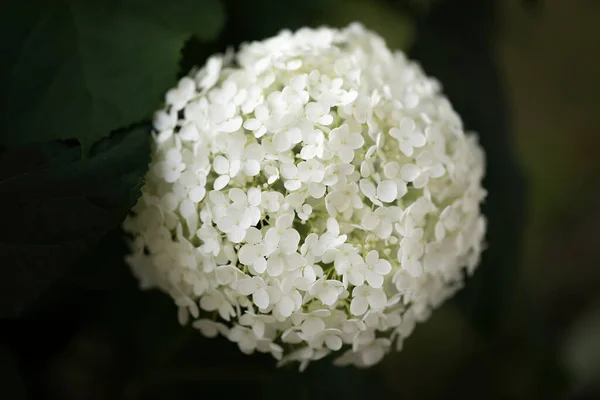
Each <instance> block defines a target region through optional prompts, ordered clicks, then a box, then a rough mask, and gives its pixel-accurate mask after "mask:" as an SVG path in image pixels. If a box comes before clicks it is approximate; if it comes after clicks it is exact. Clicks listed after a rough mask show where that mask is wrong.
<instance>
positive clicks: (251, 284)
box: [235, 277, 262, 296]
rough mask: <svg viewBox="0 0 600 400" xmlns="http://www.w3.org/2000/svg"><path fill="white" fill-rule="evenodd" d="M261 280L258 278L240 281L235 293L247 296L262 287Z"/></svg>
mask: <svg viewBox="0 0 600 400" xmlns="http://www.w3.org/2000/svg"><path fill="white" fill-rule="evenodd" d="M261 284H262V279H260V278H259V277H254V278H247V279H241V280H239V281H238V282H237V285H236V287H235V290H236V292H238V293H239V294H241V295H243V296H249V295H251V294H252V293H254V292H255V291H256V290H257V286H259V287H260V286H262V285H261Z"/></svg>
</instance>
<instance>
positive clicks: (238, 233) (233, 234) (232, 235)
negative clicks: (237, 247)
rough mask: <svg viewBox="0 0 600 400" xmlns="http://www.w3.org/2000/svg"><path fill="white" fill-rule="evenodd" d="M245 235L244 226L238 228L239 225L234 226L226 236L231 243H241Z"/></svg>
mask: <svg viewBox="0 0 600 400" xmlns="http://www.w3.org/2000/svg"><path fill="white" fill-rule="evenodd" d="M245 236H246V230H245V229H244V228H240V227H239V226H234V227H232V228H231V230H229V232H227V237H228V238H229V240H231V241H232V242H233V243H241V242H242V241H243V240H244V237H245Z"/></svg>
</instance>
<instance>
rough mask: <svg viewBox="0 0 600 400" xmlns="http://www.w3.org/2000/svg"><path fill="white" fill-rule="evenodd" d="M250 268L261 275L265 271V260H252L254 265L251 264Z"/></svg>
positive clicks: (260, 258)
mask: <svg viewBox="0 0 600 400" xmlns="http://www.w3.org/2000/svg"><path fill="white" fill-rule="evenodd" d="M252 268H254V270H255V271H256V273H258V274H262V273H263V272H265V271H266V269H267V260H265V258H264V257H259V258H257V259H256V260H254V264H252Z"/></svg>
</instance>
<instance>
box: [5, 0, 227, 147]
mask: <svg viewBox="0 0 600 400" xmlns="http://www.w3.org/2000/svg"><path fill="white" fill-rule="evenodd" d="M29 7H31V8H35V13H33V14H32V15H31V16H30V15H28V14H27V13H26V10H21V12H17V13H16V14H15V15H13V17H14V18H15V21H3V22H5V23H6V24H8V25H9V26H12V25H17V26H20V25H22V24H25V25H26V26H27V29H26V31H28V35H21V36H20V37H23V36H25V37H24V41H23V43H21V46H20V53H18V54H17V55H16V56H12V57H11V59H13V64H12V66H11V67H10V68H6V69H8V70H9V78H10V79H6V81H7V83H8V86H7V88H6V92H5V99H4V101H5V102H6V110H5V115H4V121H3V122H4V127H5V131H6V133H9V135H7V137H6V138H5V139H4V140H3V141H4V144H5V145H8V146H15V145H23V144H29V143H34V142H41V141H46V140H51V139H77V140H78V141H79V142H80V143H82V145H83V147H84V150H86V151H87V150H88V149H89V148H90V147H91V146H92V144H93V143H95V142H96V141H98V140H99V139H101V138H103V137H105V136H108V134H109V133H110V132H111V131H113V130H115V129H119V128H123V127H125V126H128V125H130V124H132V123H135V122H138V121H140V120H142V119H144V118H147V117H149V116H150V114H151V113H152V112H153V110H154V109H155V108H157V106H158V105H159V103H160V101H161V98H162V96H163V95H164V92H165V91H166V90H168V88H169V87H171V86H173V85H174V84H175V79H176V77H177V73H178V65H179V58H180V52H181V49H182V46H183V44H184V42H185V41H186V40H187V39H188V38H189V37H190V35H191V34H196V35H198V36H199V37H201V38H202V39H205V40H207V39H210V38H212V37H214V36H215V35H216V34H217V33H218V31H219V30H220V27H221V26H222V24H223V19H224V18H223V10H222V9H221V7H220V3H219V2H218V1H217V0H210V1H208V0H205V1H198V2H195V4H192V2H191V1H183V2H159V1H158V0H153V1H145V2H141V1H138V0H124V1H115V0H113V1H104V0H89V1H81V0H70V1H65V2H47V1H38V2H36V4H34V5H31V4H30V5H29ZM23 14H24V15H23ZM4 29H8V28H4ZM21 30H22V29H21ZM5 40H7V41H11V40H12V38H11V37H10V36H9V37H7V38H6V39H5ZM11 48H14V46H12V47H11ZM3 69H5V68H3Z"/></svg>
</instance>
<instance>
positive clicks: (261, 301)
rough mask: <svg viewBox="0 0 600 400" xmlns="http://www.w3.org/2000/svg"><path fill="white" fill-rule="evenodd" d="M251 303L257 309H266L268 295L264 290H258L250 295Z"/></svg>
mask: <svg viewBox="0 0 600 400" xmlns="http://www.w3.org/2000/svg"><path fill="white" fill-rule="evenodd" d="M252 301H254V304H256V306H257V307H258V308H267V307H269V293H267V290H266V289H258V290H257V291H256V292H254V294H253V295H252Z"/></svg>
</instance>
